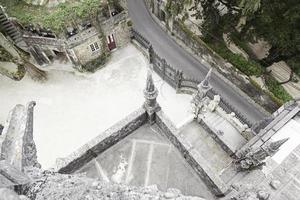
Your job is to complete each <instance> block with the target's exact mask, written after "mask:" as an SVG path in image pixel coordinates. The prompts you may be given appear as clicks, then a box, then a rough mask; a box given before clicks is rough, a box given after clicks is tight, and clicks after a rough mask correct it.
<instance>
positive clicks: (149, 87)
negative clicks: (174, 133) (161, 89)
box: [144, 69, 160, 124]
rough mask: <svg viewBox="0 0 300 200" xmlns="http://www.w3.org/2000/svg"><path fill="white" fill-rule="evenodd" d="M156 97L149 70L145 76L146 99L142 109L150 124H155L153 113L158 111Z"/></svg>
mask: <svg viewBox="0 0 300 200" xmlns="http://www.w3.org/2000/svg"><path fill="white" fill-rule="evenodd" d="M157 96H158V91H157V89H156V87H155V85H154V82H153V78H152V71H151V70H150V69H149V70H148V74H147V82H146V88H145V89H144V97H145V99H146V101H145V103H144V108H145V110H146V111H147V113H148V116H149V121H150V123H151V124H153V123H154V122H155V112H157V111H158V110H160V107H159V105H158V104H157V101H156V98H157Z"/></svg>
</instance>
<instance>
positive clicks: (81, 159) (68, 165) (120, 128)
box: [56, 108, 147, 174]
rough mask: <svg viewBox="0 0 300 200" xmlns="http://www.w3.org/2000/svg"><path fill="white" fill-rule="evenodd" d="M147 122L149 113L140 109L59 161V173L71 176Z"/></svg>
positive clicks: (57, 167)
mask: <svg viewBox="0 0 300 200" xmlns="http://www.w3.org/2000/svg"><path fill="white" fill-rule="evenodd" d="M146 122H147V113H146V111H145V109H144V108H140V109H138V110H136V111H135V112H133V113H132V114H130V115H129V116H127V117H126V118H125V119H123V120H122V121H120V122H118V123H116V124H115V125H114V126H112V127H111V128H109V129H107V130H106V131H104V132H103V133H101V134H99V136H97V137H96V138H94V139H92V140H91V141H89V142H88V143H87V144H85V145H83V146H82V147H80V148H79V149H78V150H77V151H75V152H74V153H72V154H71V155H69V156H68V157H66V158H61V159H58V160H57V166H56V169H57V171H58V172H59V173H65V174H70V173H73V172H75V171H76V170H78V169H79V168H80V167H82V166H83V165H84V164H85V163H87V162H88V161H90V160H92V159H93V158H94V157H97V155H98V154H100V153H102V152H104V151H105V150H106V149H108V148H109V147H111V146H112V145H114V144H116V143H117V142H119V141H120V140H122V139H123V138H125V137H126V136H128V135H129V134H131V133H132V132H133V131H134V130H136V129H137V128H139V127H140V126H142V125H143V124H145V123H146Z"/></svg>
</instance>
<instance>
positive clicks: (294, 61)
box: [287, 55, 300, 76]
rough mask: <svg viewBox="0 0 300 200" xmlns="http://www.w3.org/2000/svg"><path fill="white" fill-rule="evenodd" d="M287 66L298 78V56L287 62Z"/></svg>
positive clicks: (299, 72) (299, 57)
mask: <svg viewBox="0 0 300 200" xmlns="http://www.w3.org/2000/svg"><path fill="white" fill-rule="evenodd" d="M287 64H288V65H289V66H290V67H291V69H292V70H293V71H294V72H295V73H296V74H297V75H298V76H300V56H299V55H297V56H295V57H293V58H291V59H289V60H287Z"/></svg>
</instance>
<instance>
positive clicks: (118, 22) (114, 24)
mask: <svg viewBox="0 0 300 200" xmlns="http://www.w3.org/2000/svg"><path fill="white" fill-rule="evenodd" d="M128 21H129V16H128V11H126V10H124V11H122V12H121V13H119V14H117V15H115V16H113V17H110V18H109V19H108V20H105V21H103V22H101V28H102V30H103V33H104V35H105V36H106V37H108V36H109V35H111V34H113V35H114V38H115V41H116V45H117V47H124V46H125V45H126V44H128V43H129V42H130V27H129V26H128V25H127V22H128Z"/></svg>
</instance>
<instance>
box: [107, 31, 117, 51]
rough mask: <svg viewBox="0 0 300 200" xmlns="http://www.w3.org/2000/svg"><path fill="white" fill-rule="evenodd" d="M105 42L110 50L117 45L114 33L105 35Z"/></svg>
mask: <svg viewBox="0 0 300 200" xmlns="http://www.w3.org/2000/svg"><path fill="white" fill-rule="evenodd" d="M107 43H108V48H109V50H110V51H111V50H113V49H115V48H116V47H117V45H116V41H115V37H114V34H111V35H109V36H108V37H107Z"/></svg>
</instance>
